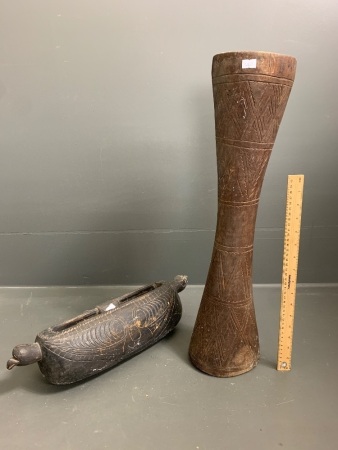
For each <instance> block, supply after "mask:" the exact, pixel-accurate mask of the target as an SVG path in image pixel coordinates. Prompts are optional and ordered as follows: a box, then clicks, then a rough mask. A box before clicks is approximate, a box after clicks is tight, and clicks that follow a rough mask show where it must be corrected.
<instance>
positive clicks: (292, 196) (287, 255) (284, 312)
mask: <svg viewBox="0 0 338 450" xmlns="http://www.w3.org/2000/svg"><path fill="white" fill-rule="evenodd" d="M303 188H304V175H289V176H288V187H287V196H286V217H285V235H284V256H283V275H282V292H281V308H280V324H279V340H278V356H277V370H281V371H288V370H291V354H292V339H293V324H294V315H295V301H296V285H297V270H298V255H299V240H300V225H301V219H302V201H303Z"/></svg>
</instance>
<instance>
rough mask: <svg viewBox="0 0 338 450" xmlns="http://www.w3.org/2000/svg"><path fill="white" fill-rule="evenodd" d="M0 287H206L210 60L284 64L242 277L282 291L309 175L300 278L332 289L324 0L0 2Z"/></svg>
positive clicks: (329, 85) (331, 20) (329, 83)
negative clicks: (159, 283)
mask: <svg viewBox="0 0 338 450" xmlns="http://www.w3.org/2000/svg"><path fill="white" fill-rule="evenodd" d="M0 5H1V6H0V7H1V12H0V140H1V141H0V142H1V163H0V208H1V221H0V284H2V285H22V284H27V285H43V284H101V283H102V284H129V283H131V284H132V283H144V282H149V281H154V280H156V279H162V278H170V277H172V276H173V275H175V274H176V273H187V274H188V275H189V277H190V282H191V283H204V281H205V278H206V274H207V269H208V266H209V261H210V256H211V250H212V244H213V237H214V229H215V223H216V196H217V191H216V155H215V144H214V122H213V104H212V90H211V76H210V70H211V60H212V56H213V55H214V54H216V53H219V52H225V51H233V50H248V49H249V50H265V51H274V52H280V53H286V54H290V55H294V56H295V57H296V58H297V60H298V73H297V78H296V83H295V85H294V89H293V92H292V94H291V98H290V101H289V104H288V107H287V110H286V114H285V117H284V120H283V123H282V125H281V128H280V132H279V136H278V139H277V142H276V145H275V148H274V151H273V154H272V158H271V160H270V165H269V167H268V171H267V175H266V177H265V181H264V186H263V192H262V197H261V203H260V208H259V215H258V220H257V233H256V247H255V256H254V258H255V261H254V262H255V264H254V281H255V282H256V283H279V282H280V278H281V269H282V247H283V227H284V212H285V192H286V179H287V175H288V174H291V173H304V174H305V197H304V210H303V227H302V242H301V255H300V267H299V281H300V282H338V258H337V256H338V254H337V253H338V252H337V250H338V233H337V230H338V213H337V204H338V181H337V180H338V177H337V162H338V151H337V142H338V126H337V125H338V124H337V117H338V103H337V89H338V85H337V82H336V78H337V72H338V58H337V23H338V3H337V2H336V1H335V0H320V1H319V0H317V1H314V0H293V1H291V0H284V1H280V0H278V1H276V0H269V1H266V0H256V1H254V2H250V1H244V0H237V1H228V2H225V1H221V0H210V1H208V2H198V1H192V0H185V1H181V0H180V1H179V0H172V1H170V2H162V1H155V0H139V1H137V2H136V1H135V2H124V1H116V0H115V1H111V0H109V1H108V0H100V1H89V0H58V1H48V2H46V1H44V0H35V1H26V0H17V1H15V2H9V1H4V0H2V1H0Z"/></svg>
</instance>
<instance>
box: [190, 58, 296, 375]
mask: <svg viewBox="0 0 338 450" xmlns="http://www.w3.org/2000/svg"><path fill="white" fill-rule="evenodd" d="M218 58H219V61H220V63H219V64H218ZM236 58H237V56H235V57H234V56H233V55H231V54H230V57H229V61H228V60H227V59H226V56H224V57H223V55H217V57H216V59H214V65H213V92H214V106H215V128H216V144H217V146H216V147H217V172H218V217H217V229H216V235H215V243H214V249H213V254H212V259H211V263H210V268H209V273H208V277H207V281H206V285H205V289H204V293H203V297H202V301H201V305H200V309H199V312H198V315H197V319H196V323H195V328H194V332H193V336H192V339H191V344H190V357H191V359H192V361H193V362H194V363H195V364H196V365H197V366H198V367H199V368H200V369H201V370H204V371H206V372H208V373H211V374H212V375H218V376H232V375H236V374H238V373H243V372H246V371H247V370H250V368H252V367H254V365H255V364H256V363H257V359H258V356H259V343H258V332H257V325H256V318H255V311H254V305H253V298H252V279H251V277H252V250H253V238H254V229H255V220H256V211H257V206H258V201H259V196H260V191H261V187H262V183H263V178H264V175H265V170H266V167H267V164H268V161H269V157H270V154H271V150H272V147H273V143H274V141H275V138H276V135H277V132H278V127H279V124H280V122H281V119H282V116H283V113H284V110H285V107H286V103H287V100H288V97H289V94H290V91H291V87H292V78H291V77H292V76H294V70H293V68H292V64H293V62H291V63H290V62H289V61H286V62H285V61H284V62H281V61H280V59H279V58H278V57H275V56H271V57H267V58H266V59H265V60H264V57H261V56H260V55H259V56H258V58H262V61H263V62H262V71H263V73H262V74H261V75H260V74H259V73H255V74H253V75H252V76H251V75H250V73H241V71H240V69H239V68H238V61H237V59H236ZM293 67H294V66H293ZM284 69H285V77H283V76H281V77H280V78H279V77H278V76H277V74H279V73H283V70H284ZM270 70H271V76H269V71H270ZM242 72H243V71H242ZM250 77H251V79H250ZM289 77H290V78H289Z"/></svg>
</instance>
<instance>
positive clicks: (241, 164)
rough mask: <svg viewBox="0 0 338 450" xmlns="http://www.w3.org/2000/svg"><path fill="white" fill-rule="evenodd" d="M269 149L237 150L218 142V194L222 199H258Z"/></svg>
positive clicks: (243, 200)
mask: <svg viewBox="0 0 338 450" xmlns="http://www.w3.org/2000/svg"><path fill="white" fill-rule="evenodd" d="M270 154H271V148H270V149H263V150H256V149H253V150H252V149H246V148H244V149H243V148H238V147H236V146H234V145H230V144H227V143H226V142H223V141H220V140H218V142H217V167H218V193H219V198H220V199H221V200H222V199H224V200H229V201H232V202H248V201H250V200H255V199H257V200H258V198H259V195H260V190H261V186H262V179H263V177H264V174H265V170H266V167H267V164H268V161H269V158H270Z"/></svg>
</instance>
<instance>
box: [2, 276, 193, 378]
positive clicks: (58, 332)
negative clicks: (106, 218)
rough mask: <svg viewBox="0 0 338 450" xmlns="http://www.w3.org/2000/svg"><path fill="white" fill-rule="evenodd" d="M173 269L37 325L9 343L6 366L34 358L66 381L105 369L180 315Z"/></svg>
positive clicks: (181, 281)
mask: <svg viewBox="0 0 338 450" xmlns="http://www.w3.org/2000/svg"><path fill="white" fill-rule="evenodd" d="M186 284H187V277H186V276H182V275H179V276H177V277H175V279H174V280H173V281H171V282H166V281H160V282H157V283H154V284H151V285H148V286H144V287H142V288H139V289H137V290H136V291H134V292H131V293H129V294H126V295H123V296H122V297H118V298H115V299H111V300H109V301H107V302H105V303H103V304H101V305H98V306H96V307H95V308H93V309H91V310H88V311H85V312H84V313H82V314H80V315H79V316H76V317H74V318H72V319H69V320H67V321H65V322H63V323H61V324H58V325H55V326H53V327H49V328H47V329H46V330H43V331H41V332H40V333H39V334H38V335H37V336H36V340H35V343H34V344H20V345H17V346H16V347H14V349H13V353H12V354H13V357H12V358H11V359H9V361H8V363H7V368H8V369H12V368H13V367H14V366H24V365H28V364H32V363H35V362H38V364H39V367H40V370H41V372H42V374H43V375H44V376H45V378H46V380H47V381H48V382H49V383H52V384H70V383H75V382H77V381H80V380H83V379H85V378H88V377H91V376H93V375H97V374H99V373H102V372H103V371H105V370H107V369H110V368H111V367H113V366H115V365H116V364H118V363H120V362H122V361H124V360H126V359H128V358H130V357H132V356H134V355H136V354H138V353H140V352H141V351H143V350H145V349H146V348H148V347H150V346H151V345H153V344H155V343H156V342H158V341H159V340H160V339H162V338H163V337H164V336H166V335H167V334H168V333H169V332H171V331H172V330H173V329H174V328H175V326H176V325H177V324H178V322H179V321H180V319H181V315H182V305H181V301H180V298H179V295H178V293H179V292H180V291H182V290H183V289H184V288H185V286H186Z"/></svg>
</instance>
